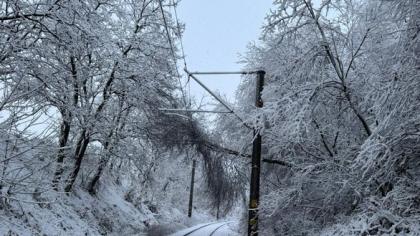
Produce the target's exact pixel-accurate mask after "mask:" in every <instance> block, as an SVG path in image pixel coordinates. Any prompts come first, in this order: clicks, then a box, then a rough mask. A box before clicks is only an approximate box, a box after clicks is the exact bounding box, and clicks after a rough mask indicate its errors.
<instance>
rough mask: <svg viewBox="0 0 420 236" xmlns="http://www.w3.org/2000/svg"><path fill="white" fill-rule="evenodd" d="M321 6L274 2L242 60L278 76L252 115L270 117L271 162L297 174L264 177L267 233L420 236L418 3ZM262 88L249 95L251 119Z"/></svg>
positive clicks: (273, 169)
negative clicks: (256, 95)
mask: <svg viewBox="0 0 420 236" xmlns="http://www.w3.org/2000/svg"><path fill="white" fill-rule="evenodd" d="M320 2H321V1H310V0H277V1H275V8H274V10H273V11H272V12H271V13H270V14H269V15H268V17H267V24H266V25H265V26H264V30H263V34H262V43H261V45H251V46H250V47H249V50H248V52H247V54H246V55H245V56H244V58H243V59H244V61H245V62H246V67H247V68H248V69H251V70H255V69H261V68H263V69H265V70H266V72H267V79H266V84H265V87H264V92H263V100H264V108H262V109H261V110H260V111H254V112H248V114H254V115H253V116H252V115H251V116H250V120H256V119H258V117H260V116H261V114H263V117H264V127H261V128H262V136H263V143H264V148H265V152H266V153H265V154H264V155H265V157H270V158H274V159H276V160H281V161H284V162H287V163H289V164H290V166H291V167H290V166H283V167H281V166H272V165H265V166H264V169H263V170H262V171H263V173H264V179H263V180H262V186H263V192H264V196H263V199H262V206H261V224H262V225H261V230H262V232H263V233H264V234H266V235H314V234H316V233H319V232H320V231H322V230H325V231H324V233H326V234H333V232H334V234H336V235H383V234H385V233H388V234H390V235H394V234H398V233H401V234H404V233H405V234H407V233H411V234H413V235H415V234H416V233H415V232H418V228H419V224H418V222H419V217H420V212H419V206H420V201H419V199H420V191H419V190H420V172H419V168H418V167H419V164H420V159H419V154H420V143H419V140H420V119H419V118H420V113H419V112H420V110H419V105H420V93H419V91H420V73H419V72H420V60H419V55H420V40H419V39H420V36H419V35H420V4H419V1H416V0H404V1H342V0H329V1H322V3H320ZM253 83H254V82H253V81H252V79H250V80H249V82H248V83H244V84H243V85H242V88H241V90H240V91H239V95H241V96H240V97H242V101H241V103H242V108H243V109H245V110H246V109H248V110H252V109H253V108H250V107H249V104H252V101H251V99H252V98H250V97H249V95H248V94H250V91H248V90H249V88H250V87H254V84H253ZM247 95H248V96H247ZM252 96H253V95H252ZM240 97H239V98H240ZM244 134H245V133H244ZM242 136H243V137H246V136H245V135H242ZM247 137H249V135H248V136H247ZM244 143H246V142H242V144H244ZM328 227H329V231H328V230H326V228H328Z"/></svg>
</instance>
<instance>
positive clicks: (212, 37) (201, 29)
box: [177, 0, 272, 102]
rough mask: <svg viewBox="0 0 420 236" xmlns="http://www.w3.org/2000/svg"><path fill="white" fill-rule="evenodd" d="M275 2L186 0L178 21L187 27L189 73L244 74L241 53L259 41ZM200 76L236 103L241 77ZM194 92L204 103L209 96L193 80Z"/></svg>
mask: <svg viewBox="0 0 420 236" xmlns="http://www.w3.org/2000/svg"><path fill="white" fill-rule="evenodd" d="M270 8H272V0H260V1H257V0H182V1H181V2H180V3H179V5H178V7H177V12H178V19H179V20H180V21H181V22H184V23H185V24H186V29H185V32H184V35H183V38H182V40H183V44H184V49H185V54H186V58H187V59H186V61H187V67H188V70H189V71H206V72H207V71H240V70H241V69H242V68H241V65H239V64H237V63H236V62H238V61H239V57H238V54H242V53H244V52H245V51H246V45H247V44H248V43H249V42H253V41H254V42H257V41H258V38H259V36H260V32H261V27H262V25H263V23H264V22H265V19H264V18H265V16H266V15H267V14H268V13H269V10H270ZM197 77H198V78H199V79H200V80H201V81H202V82H203V83H204V84H205V85H206V86H208V87H210V88H211V89H212V90H213V91H219V92H220V93H221V94H222V95H226V96H227V97H228V100H229V101H231V102H233V99H234V94H235V90H236V88H237V86H238V84H239V82H240V76H239V75H228V76H208V75H197ZM190 83H191V84H190V85H191V93H192V94H193V95H194V96H195V97H196V99H198V100H200V99H201V98H202V95H203V94H206V95H207V93H206V92H205V91H204V90H203V89H202V88H201V87H200V86H199V85H198V84H197V83H196V82H195V81H193V80H191V82H190Z"/></svg>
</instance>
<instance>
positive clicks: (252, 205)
mask: <svg viewBox="0 0 420 236" xmlns="http://www.w3.org/2000/svg"><path fill="white" fill-rule="evenodd" d="M251 207H253V208H256V207H258V200H257V199H251Z"/></svg>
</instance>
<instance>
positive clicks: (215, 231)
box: [173, 222, 237, 236]
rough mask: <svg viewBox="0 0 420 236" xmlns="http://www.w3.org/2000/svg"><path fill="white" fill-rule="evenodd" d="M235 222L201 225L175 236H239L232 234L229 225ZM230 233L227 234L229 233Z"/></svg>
mask: <svg viewBox="0 0 420 236" xmlns="http://www.w3.org/2000/svg"><path fill="white" fill-rule="evenodd" d="M232 223H233V222H214V223H209V224H205V225H201V226H198V227H195V228H191V229H186V230H183V231H181V232H178V233H176V234H173V235H174V236H175V235H176V236H229V235H232V236H234V235H237V234H235V233H233V232H232V233H230V232H231V231H230V230H229V228H230V227H229V224H232ZM228 231H229V233H226V232H228Z"/></svg>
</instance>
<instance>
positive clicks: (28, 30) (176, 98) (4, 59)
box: [0, 0, 243, 216]
mask: <svg viewBox="0 0 420 236" xmlns="http://www.w3.org/2000/svg"><path fill="white" fill-rule="evenodd" d="M171 4H175V1H160V0H159V1H156V0H144V1H143V0H141V1H138V0H105V1H103V0H101V1H98V0H87V1H78V0H77V1H62V0H54V1H52V0H39V1H20V0H16V1H8V0H3V1H0V93H1V94H0V210H3V211H5V212H6V213H8V214H11V215H14V214H17V215H22V214H23V215H24V214H25V209H23V208H22V207H19V203H20V202H26V203H33V204H37V203H41V202H42V203H48V202H52V201H56V197H57V196H59V195H60V193H63V192H65V193H70V192H73V191H74V189H75V188H83V189H85V190H87V191H88V192H89V193H91V194H96V193H97V191H98V190H100V189H102V190H104V189H105V190H106V187H107V185H108V184H110V183H112V184H121V185H123V186H124V187H125V188H126V189H127V193H126V200H127V201H130V202H132V203H133V204H134V205H136V207H138V208H139V209H141V208H142V206H143V205H149V207H151V209H153V211H156V207H157V206H156V201H158V200H159V199H160V200H161V204H163V205H162V206H161V207H166V208H171V207H177V205H176V204H177V203H176V201H185V200H181V199H179V198H174V196H179V195H180V194H181V192H182V194H184V192H187V191H186V190H185V189H179V186H180V185H184V184H185V183H183V182H185V178H186V176H187V173H188V172H186V171H185V168H188V169H189V165H187V166H185V164H184V165H183V164H182V162H183V161H184V160H187V161H186V163H188V161H190V160H191V159H193V158H197V159H201V157H202V160H203V161H200V163H201V164H202V167H203V169H202V172H204V173H207V174H206V175H205V177H206V178H205V179H206V180H207V181H206V182H205V183H206V184H205V185H204V184H203V185H201V186H202V189H207V190H208V192H207V193H208V194H207V196H205V199H208V197H209V196H210V199H212V203H214V204H209V205H214V206H215V207H214V210H215V214H217V216H223V215H224V214H226V213H227V212H228V211H229V210H230V209H231V207H232V206H234V203H235V200H236V199H237V198H238V197H239V196H240V194H241V193H243V185H240V184H238V181H239V178H238V177H237V176H236V175H235V172H232V171H230V170H229V168H232V167H231V166H229V165H227V163H228V162H227V161H226V160H223V159H222V156H223V155H224V154H223V153H224V151H223V150H222V149H221V148H220V147H219V143H218V142H216V141H214V139H213V138H210V136H209V135H207V134H206V133H205V132H204V131H203V129H202V128H201V127H202V125H200V124H199V122H197V121H195V118H193V117H192V115H191V114H187V115H185V116H184V115H181V116H177V115H173V114H172V115H171V114H164V113H163V112H160V111H159V108H180V107H183V106H184V101H183V100H184V98H181V96H180V95H181V94H182V93H181V92H180V84H179V82H180V81H179V80H178V79H179V78H178V76H179V75H178V73H177V72H176V70H177V66H176V60H177V58H178V56H177V55H176V53H177V51H176V49H177V48H176V45H175V44H176V42H177V41H176V40H177V38H178V37H179V35H180V34H181V33H182V32H181V31H182V25H178V23H177V22H174V21H173V19H172V16H171V14H170V11H169V7H171ZM168 6H169V7H168ZM168 37H170V38H168ZM171 43H172V45H171ZM171 167H172V168H171ZM200 170H201V169H200ZM179 171H182V174H174V173H177V172H179ZM200 172H201V171H200ZM227 177H229V178H227ZM101 183H102V185H101ZM101 186H102V188H101ZM47 196H49V197H47ZM174 199H175V200H174ZM172 204H175V205H174V206H172ZM186 207H187V206H185V208H186Z"/></svg>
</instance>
